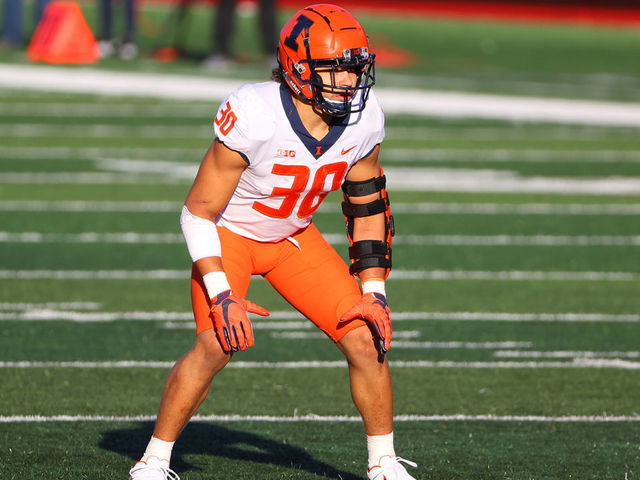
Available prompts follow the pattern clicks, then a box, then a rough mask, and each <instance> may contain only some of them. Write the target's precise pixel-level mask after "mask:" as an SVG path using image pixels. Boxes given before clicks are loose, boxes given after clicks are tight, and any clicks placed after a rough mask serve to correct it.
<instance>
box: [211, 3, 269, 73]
mask: <svg viewBox="0 0 640 480" xmlns="http://www.w3.org/2000/svg"><path fill="white" fill-rule="evenodd" d="M257 3H258V4H259V6H258V27H259V29H260V36H261V40H262V47H263V49H264V53H265V55H266V56H267V61H268V62H269V63H270V65H269V66H270V67H273V66H275V63H276V60H275V57H274V55H273V52H274V50H275V48H276V43H277V39H276V13H275V0H257ZM235 11H236V2H235V0H220V3H219V5H218V8H217V10H216V15H215V24H214V26H213V32H212V37H213V44H214V45H215V47H214V51H213V53H212V54H211V55H210V56H208V57H207V58H206V59H205V60H204V61H203V64H202V65H203V66H204V67H205V68H211V69H215V68H224V67H227V66H229V65H230V64H231V63H232V48H231V44H230V42H231V37H232V34H233V24H234V22H233V17H234V15H235Z"/></svg>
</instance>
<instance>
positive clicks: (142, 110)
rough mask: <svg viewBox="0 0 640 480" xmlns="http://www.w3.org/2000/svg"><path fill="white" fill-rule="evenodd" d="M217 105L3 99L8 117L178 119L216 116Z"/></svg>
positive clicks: (4, 110) (4, 114)
mask: <svg viewBox="0 0 640 480" xmlns="http://www.w3.org/2000/svg"><path fill="white" fill-rule="evenodd" d="M215 109H216V106H215V105H202V104H199V103H196V102H193V103H188V104H185V103H174V102H172V103H170V104H148V103H137V104H136V103H131V102H117V103H116V102H113V103H100V102H92V103H83V102H78V103H71V102H69V103H59V102H38V103H33V102H30V103H26V102H2V116H4V117H36V118H37V117H55V118H58V117H60V116H63V117H65V118H72V117H83V118H86V117H89V118H94V117H116V118H121V117H126V118H131V117H143V118H154V117H155V118H165V119H166V118H167V117H168V118H174V117H189V118H200V117H203V118H205V119H210V118H212V116H213V115H215V113H216V110H215Z"/></svg>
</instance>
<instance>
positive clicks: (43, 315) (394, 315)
mask: <svg viewBox="0 0 640 480" xmlns="http://www.w3.org/2000/svg"><path fill="white" fill-rule="evenodd" d="M251 317H252V318H254V319H255V318H257V316H255V315H251ZM192 319H193V314H192V312H166V311H154V312H149V311H130V312H98V311H93V312H86V311H76V310H55V309H33V310H26V311H18V312H7V313H0V321H25V322H26V321H49V320H61V321H70V322H78V323H85V322H114V321H119V320H127V321H166V322H176V321H191V320H192ZM269 319H271V320H302V319H304V317H303V316H302V314H300V313H299V312H296V311H293V310H287V311H273V312H271V315H270V317H269ZM391 319H392V320H393V321H422V320H442V321H461V322H476V321H477V322H568V323H638V322H640V315H638V314H628V315H622V314H621V315H616V314H607V313H574V312H568V313H504V312H391ZM261 322H262V320H260V319H258V320H257V321H256V324H259V323H261Z"/></svg>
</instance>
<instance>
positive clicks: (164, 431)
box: [130, 4, 416, 480]
mask: <svg viewBox="0 0 640 480" xmlns="http://www.w3.org/2000/svg"><path fill="white" fill-rule="evenodd" d="M278 63H279V67H278V68H277V69H276V70H274V75H273V78H272V80H271V81H269V82H265V83H258V84H249V85H244V86H242V87H240V88H239V89H237V90H236V91H234V92H233V93H231V95H230V96H229V97H228V98H227V99H226V100H224V101H223V102H222V105H221V106H220V109H219V110H218V112H217V115H216V117H215V119H214V131H215V140H214V141H213V143H212V144H211V147H210V148H209V150H208V151H207V153H206V155H205V156H204V159H203V160H202V163H201V165H200V169H199V171H198V174H197V176H196V178H195V181H194V183H193V186H192V187H191V190H190V191H189V194H188V195H187V198H186V201H185V205H184V207H183V210H182V215H181V218H180V223H181V226H182V231H183V233H184V237H185V241H186V244H187V248H188V250H189V254H190V256H191V258H192V259H193V269H192V277H191V299H192V305H193V312H194V316H195V322H196V339H195V345H194V346H193V348H192V349H191V350H190V351H189V352H188V353H187V354H186V355H185V356H184V357H182V358H181V359H180V360H179V361H178V362H177V363H176V365H175V366H174V368H173V369H172V371H171V373H170V375H169V378H168V380H167V383H166V386H165V390H164V393H163V396H162V400H161V403H160V408H159V412H158V417H157V421H156V425H155V429H154V432H153V436H152V437H151V440H150V442H149V444H148V446H147V449H146V451H145V453H144V455H143V457H142V459H141V460H140V461H139V462H138V463H137V464H136V465H135V466H134V467H133V468H132V469H131V471H130V478H131V480H143V479H144V480H166V479H177V478H178V476H177V475H176V474H175V472H173V471H172V470H171V469H170V468H169V462H170V458H171V451H172V448H173V444H174V442H175V441H176V439H177V438H178V435H179V434H180V432H181V430H182V429H183V428H184V427H185V426H186V424H187V422H188V421H189V419H190V418H191V417H192V415H193V414H194V413H195V412H196V410H197V409H198V407H199V405H200V404H201V403H202V401H203V400H204V399H205V398H206V396H207V394H208V392H209V388H210V386H211V383H212V381H213V378H214V377H215V375H216V374H217V373H218V372H219V371H220V370H222V368H223V367H224V366H225V365H226V364H227V363H228V362H229V361H230V360H231V357H232V355H233V353H234V352H237V351H238V350H240V351H242V350H246V349H247V348H248V347H251V346H253V332H252V329H251V322H250V321H249V318H248V315H247V313H248V312H252V313H256V314H259V315H268V313H269V312H267V311H266V310H265V309H264V308H262V307H260V306H258V305H255V304H253V303H251V302H250V301H248V300H246V299H245V295H246V293H247V289H248V287H249V281H250V279H251V276H252V275H262V276H263V277H264V278H265V279H266V280H267V281H268V282H269V283H270V284H271V285H272V286H273V287H274V288H275V289H276V290H277V291H278V293H279V294H280V295H282V296H283V297H284V298H285V299H286V300H287V301H288V302H289V303H291V304H292V305H293V306H294V307H295V308H296V309H297V310H299V311H300V312H301V313H302V314H303V315H304V316H305V317H307V318H308V319H309V320H310V321H312V322H313V323H314V324H315V325H316V326H317V327H318V328H319V329H321V330H322V331H323V332H324V333H325V334H326V335H327V336H328V337H329V338H330V339H331V340H333V342H335V344H336V346H337V347H338V349H339V350H340V351H341V352H342V353H343V354H344V355H345V357H346V359H347V362H348V368H349V379H350V386H351V394H352V397H353V401H354V403H355V406H356V407H357V409H358V411H359V412H360V414H361V416H362V420H363V423H364V429H365V431H366V434H367V448H368V462H369V465H368V471H367V476H368V478H369V479H375V480H385V479H386V480H414V479H413V477H412V476H410V475H409V474H408V473H407V471H406V469H405V467H404V466H403V465H402V464H401V463H400V462H405V463H407V464H409V465H412V466H414V467H415V466H416V465H415V464H414V463H413V462H409V461H406V460H404V459H402V458H400V457H398V456H396V453H395V451H394V445H393V405H392V403H393V400H392V388H391V376H390V372H389V365H388V362H387V360H386V356H385V353H386V352H387V351H388V350H389V348H390V346H391V334H392V333H391V321H390V318H389V307H388V306H387V301H386V294H385V279H386V277H387V275H388V273H389V271H390V269H391V237H392V235H393V218H392V217H391V215H390V208H389V200H388V197H387V194H386V188H385V177H384V175H383V172H382V170H381V168H380V164H379V161H378V154H379V150H380V143H381V142H382V140H383V138H384V116H383V113H382V110H381V108H380V105H379V103H378V100H377V99H376V96H375V94H374V93H373V91H372V90H371V87H372V86H373V85H374V83H375V72H374V63H375V55H374V54H372V53H371V52H370V50H369V44H368V40H367V36H366V34H365V32H364V30H363V28H362V26H361V25H360V23H359V22H358V21H357V20H356V19H355V18H354V17H353V16H352V15H351V14H350V13H349V12H347V11H346V10H344V9H343V8H341V7H337V6H335V5H328V4H320V5H311V6H309V7H306V8H304V9H302V10H300V11H299V12H297V13H296V14H295V15H294V16H293V17H292V18H291V19H290V20H289V22H288V23H287V24H286V25H285V26H284V27H283V29H282V31H281V33H280V41H279V45H278ZM340 187H342V190H343V198H344V202H343V204H342V208H343V212H344V215H345V219H346V223H347V235H348V238H349V241H350V243H351V247H350V248H349V256H350V263H351V265H350V266H347V265H346V264H345V263H344V261H343V260H342V259H341V257H340V256H339V255H338V254H337V253H336V251H335V250H334V249H333V248H332V247H331V246H330V245H329V244H328V243H327V241H326V240H325V239H324V238H323V237H322V235H321V234H320V233H319V232H318V230H317V229H316V227H315V226H314V224H313V223H312V222H311V219H312V217H313V214H314V212H315V211H316V210H317V209H318V207H319V205H320V203H321V202H322V200H323V199H324V198H325V196H326V195H327V194H328V193H329V192H330V191H333V190H337V189H338V188H340ZM356 277H358V278H359V280H360V284H358V281H357V280H356Z"/></svg>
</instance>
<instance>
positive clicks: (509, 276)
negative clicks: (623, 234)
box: [0, 269, 640, 282]
mask: <svg viewBox="0 0 640 480" xmlns="http://www.w3.org/2000/svg"><path fill="white" fill-rule="evenodd" d="M190 277H191V271H190V270H2V269H0V279H16V280H185V279H188V278H190ZM262 279H263V278H262V277H261V276H259V275H258V276H254V277H253V279H252V280H258V281H260V280H262ZM389 280H501V281H505V280H506V281H511V280H518V281H523V280H536V281H537V280H541V281H548V280H557V281H593V282H601V281H606V282H633V281H637V280H640V274H639V273H634V272H589V271H587V272H581V271H577V272H563V271H548V272H546V271H535V270H530V271H525V270H498V271H487V270H400V269H397V270H392V271H391V274H390V275H389Z"/></svg>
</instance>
